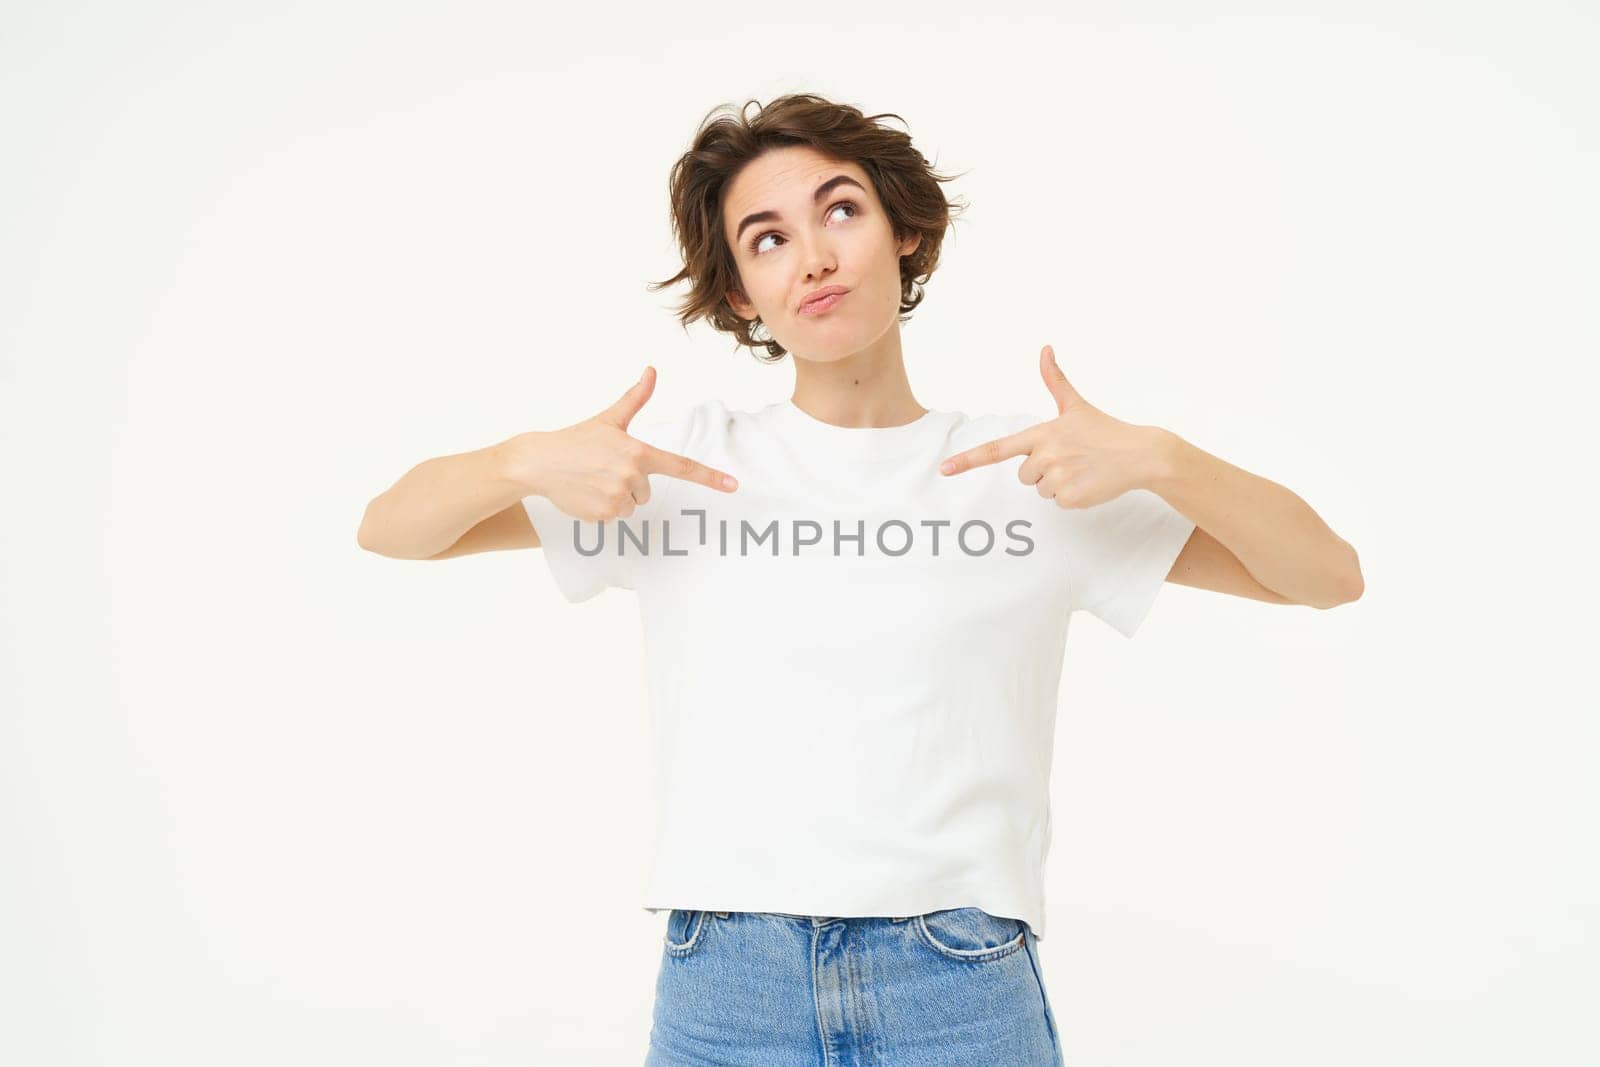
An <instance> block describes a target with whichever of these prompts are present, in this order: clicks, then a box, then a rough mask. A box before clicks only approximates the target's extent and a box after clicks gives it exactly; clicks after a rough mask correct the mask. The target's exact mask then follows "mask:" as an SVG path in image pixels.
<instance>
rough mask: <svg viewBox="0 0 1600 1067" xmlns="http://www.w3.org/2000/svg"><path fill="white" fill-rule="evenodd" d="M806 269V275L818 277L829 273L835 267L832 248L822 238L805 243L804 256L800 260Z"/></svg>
mask: <svg viewBox="0 0 1600 1067" xmlns="http://www.w3.org/2000/svg"><path fill="white" fill-rule="evenodd" d="M801 262H802V263H803V264H804V266H805V269H806V277H808V278H820V277H822V275H824V274H827V273H830V272H832V271H833V269H834V267H835V265H836V264H835V262H834V255H833V250H832V249H831V248H829V247H828V243H827V242H826V241H823V240H813V241H811V242H810V243H809V244H807V245H806V248H805V257H804V259H803V260H802V261H801Z"/></svg>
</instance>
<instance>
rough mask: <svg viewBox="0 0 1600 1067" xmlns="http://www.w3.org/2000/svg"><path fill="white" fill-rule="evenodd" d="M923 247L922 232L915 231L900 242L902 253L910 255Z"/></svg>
mask: <svg viewBox="0 0 1600 1067" xmlns="http://www.w3.org/2000/svg"><path fill="white" fill-rule="evenodd" d="M920 247H922V234H920V233H913V234H912V235H911V236H910V237H908V238H906V239H905V240H904V241H901V242H900V255H902V256H909V255H910V254H911V253H913V252H915V251H916V250H917V249H918V248H920Z"/></svg>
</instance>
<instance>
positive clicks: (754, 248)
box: [749, 200, 861, 256]
mask: <svg viewBox="0 0 1600 1067" xmlns="http://www.w3.org/2000/svg"><path fill="white" fill-rule="evenodd" d="M842 207H847V208H849V209H850V215H849V217H850V218H852V219H853V218H855V217H856V216H857V215H859V214H861V209H860V208H858V207H856V202H855V201H854V200H840V201H837V202H836V203H834V204H833V205H832V206H830V207H829V208H828V215H832V214H833V213H834V211H835V210H837V209H838V208H842ZM827 217H828V216H827V215H824V216H823V218H827ZM768 237H776V238H778V239H779V240H782V239H783V235H782V234H780V233H777V232H775V231H773V230H766V231H764V232H762V233H758V234H756V235H755V236H754V237H752V238H751V239H750V241H749V249H750V254H751V255H753V256H759V255H760V254H761V242H762V241H763V240H765V239H766V238H768Z"/></svg>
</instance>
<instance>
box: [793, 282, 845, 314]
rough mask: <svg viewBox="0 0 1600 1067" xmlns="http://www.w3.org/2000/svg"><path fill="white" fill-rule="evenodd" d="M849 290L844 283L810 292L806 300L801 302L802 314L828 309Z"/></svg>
mask: <svg viewBox="0 0 1600 1067" xmlns="http://www.w3.org/2000/svg"><path fill="white" fill-rule="evenodd" d="M849 291H850V290H849V289H846V288H845V287H844V286H842V285H828V286H824V287H823V288H821V289H818V290H817V291H816V292H814V293H809V294H807V295H806V298H805V300H804V301H803V302H802V303H801V304H800V314H802V315H815V314H817V313H819V312H823V311H826V310H828V309H829V308H831V307H832V306H833V305H835V304H837V303H838V302H839V299H840V298H841V297H842V296H844V294H846V293H848V292H849Z"/></svg>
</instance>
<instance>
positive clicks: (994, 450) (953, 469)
mask: <svg viewBox="0 0 1600 1067" xmlns="http://www.w3.org/2000/svg"><path fill="white" fill-rule="evenodd" d="M1032 447H1033V437H1032V435H1031V434H1030V433H1029V432H1028V431H1027V430H1021V431H1019V432H1017V433H1012V434H1007V435H1006V436H1004V437H996V438H995V439H994V440H993V441H985V442H984V443H983V444H981V445H978V446H976V447H974V448H969V449H967V450H966V451H965V452H957V453H956V454H955V455H953V456H951V457H950V458H949V459H947V460H945V461H944V462H943V463H941V464H939V470H940V471H942V472H943V473H945V474H960V473H961V472H962V471H968V470H971V469H972V468H973V467H986V466H988V465H989V464H991V463H999V462H1000V461H1001V460H1003V459H1010V458H1011V457H1012V456H1025V455H1027V454H1028V451H1029V449H1031V448H1032Z"/></svg>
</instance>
